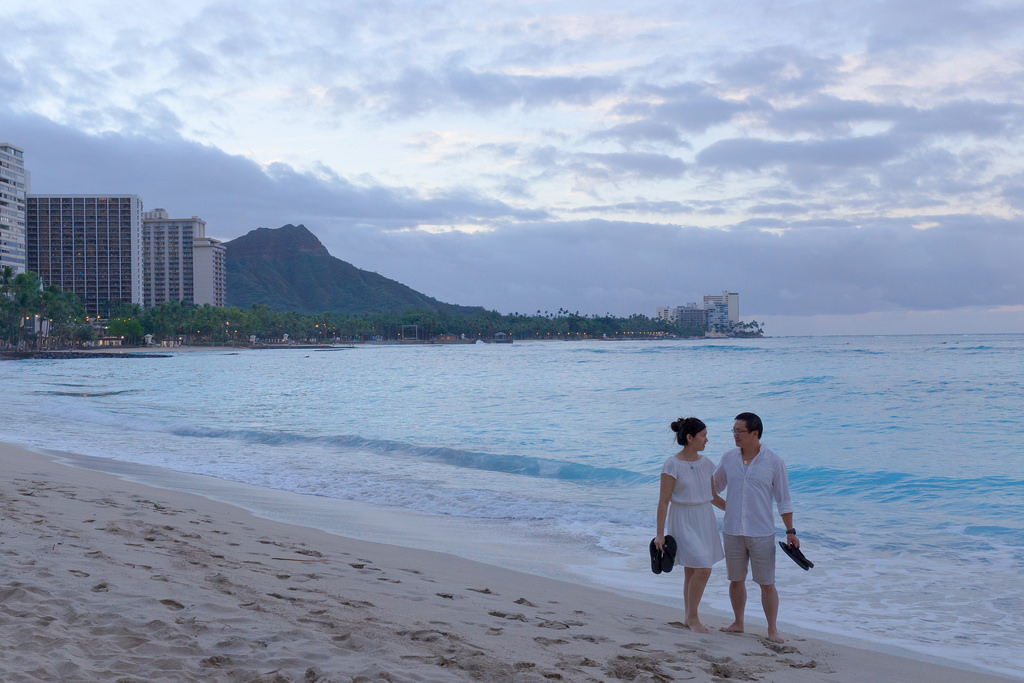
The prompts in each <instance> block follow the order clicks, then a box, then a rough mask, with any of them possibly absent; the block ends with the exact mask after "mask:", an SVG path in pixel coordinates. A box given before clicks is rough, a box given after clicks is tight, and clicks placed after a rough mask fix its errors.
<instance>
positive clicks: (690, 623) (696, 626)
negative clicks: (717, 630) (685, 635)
mask: <svg viewBox="0 0 1024 683" xmlns="http://www.w3.org/2000/svg"><path fill="white" fill-rule="evenodd" d="M686 627H687V628H688V629H690V630H691V631H693V632H695V633H707V632H708V629H707V627H705V626H704V624H702V623H700V620H699V619H687V620H686Z"/></svg>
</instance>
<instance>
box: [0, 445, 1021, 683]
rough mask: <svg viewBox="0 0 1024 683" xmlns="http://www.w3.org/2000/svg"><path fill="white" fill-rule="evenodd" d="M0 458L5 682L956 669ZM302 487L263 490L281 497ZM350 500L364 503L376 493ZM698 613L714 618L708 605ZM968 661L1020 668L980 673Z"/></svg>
mask: <svg viewBox="0 0 1024 683" xmlns="http://www.w3.org/2000/svg"><path fill="white" fill-rule="evenodd" d="M112 462H116V461H112ZM0 463H3V467H4V471H5V474H6V476H5V478H4V482H3V485H2V487H0V504H2V505H3V513H2V519H0V557H3V558H4V560H3V562H4V579H3V584H2V587H0V634H2V635H3V643H4V645H3V646H0V647H2V648H3V649H4V654H3V657H0V673H2V674H3V675H2V676H0V678H3V679H4V680H11V681H18V680H53V679H55V678H60V679H64V680H76V679H77V680H119V681H131V680H139V681H141V680H176V681H178V680H195V681H199V680H210V679H219V678H241V679H245V680H268V681H270V680H285V681H287V680H295V681H298V680H322V681H326V680H351V679H352V678H353V677H354V676H356V675H363V676H365V677H366V678H367V680H378V679H385V680H387V679H390V680H393V681H398V680H401V681H405V680H410V681H411V680H437V681H450V680H489V681H490V680H507V681H543V680H550V679H552V678H554V677H558V678H559V679H560V680H570V681H584V680H598V681H617V680H634V679H636V678H638V677H641V678H642V679H643V680H674V679H689V680H698V681H712V680H719V679H721V678H724V677H733V678H740V679H742V678H747V679H748V680H761V679H766V680H770V679H771V678H772V677H773V673H775V674H780V675H784V676H785V679H786V680H787V681H794V682H797V683H799V682H802V681H807V682H810V681H822V680H824V681H835V682H837V683H844V682H847V681H849V682H851V683H852V682H853V681H859V680H889V681H908V682H909V681H921V682H924V681H928V682H929V683H942V682H945V681H949V682H951V683H952V682H953V681H960V680H963V677H964V671H965V670H967V668H966V667H964V668H959V667H956V668H954V666H950V665H947V666H941V665H937V664H935V663H934V662H929V661H924V660H923V659H917V658H911V657H904V656H896V655H892V654H886V653H881V652H879V651H877V650H874V649H861V648H857V647H852V646H849V645H845V644H840V643H836V642H835V641H834V640H832V641H830V640H829V639H828V637H825V638H824V639H822V638H817V637H813V638H812V637H806V636H802V635H794V634H792V633H787V634H786V637H787V642H786V643H785V645H783V646H781V647H780V646H776V645H774V644H770V643H767V641H764V640H763V639H762V638H759V635H763V634H762V633H761V632H762V631H763V629H762V628H760V627H758V626H751V627H749V628H748V633H746V634H744V635H742V636H735V635H727V634H722V633H718V632H717V631H713V632H712V633H710V634H707V635H700V634H696V633H693V632H691V631H689V630H688V629H685V628H682V627H681V626H680V624H679V622H680V621H681V617H682V607H681V604H676V603H677V602H681V599H680V600H675V599H674V598H675V597H676V596H673V599H672V600H669V601H667V602H669V603H671V604H666V605H659V604H657V603H654V602H649V601H644V600H640V599H636V598H630V597H625V596H622V595H620V594H618V593H612V592H608V591H605V590H601V589H599V588H595V587H593V586H587V585H581V584H579V583H578V582H573V581H572V580H571V579H572V577H568V579H569V580H559V579H556V578H551V577H545V576H537V575H533V574H525V573H521V572H517V571H512V570H509V569H506V568H503V567H499V566H496V565H494V564H481V563H479V562H474V561H472V560H466V559H464V558H460V557H457V556H455V555H450V554H443V553H438V552H434V551H431V550H424V549H412V548H408V547H402V546H400V545H391V544H388V543H382V542H371V541H367V540H357V539H352V538H347V537H345V536H344V535H340V534H338V533H330V532H326V531H322V530H320V529H318V528H317V527H316V526H315V525H295V524H292V523H286V522H282V521H276V520H275V519H271V518H268V516H266V515H263V516H256V515H254V514H253V513H252V512H251V511H250V509H247V508H251V507H252V506H249V505H246V503H245V500H244V498H242V499H240V500H236V501H230V502H225V500H218V499H215V498H213V497H210V496H209V495H208V494H207V495H203V494H195V493H191V492H188V491H181V490H178V489H176V488H173V484H174V483H175V482H174V481H170V482H169V485H171V488H165V487H159V488H155V487H153V486H150V485H147V484H145V483H140V482H139V481H136V480H134V479H132V478H131V475H130V474H113V473H109V472H103V471H98V470H95V469H90V468H82V467H76V466H74V465H70V464H65V463H64V462H61V461H60V460H59V459H58V458H57V457H55V456H52V455H44V454H38V453H34V452H31V451H27V450H25V449H23V448H21V447H18V446H13V445H8V444H4V443H0ZM151 469H155V468H151ZM188 476H190V477H198V475H188ZM125 477H128V478H125ZM219 481H220V480H214V481H213V482H209V483H210V485H211V486H214V487H215V488H216V489H217V490H218V491H220V494H221V497H222V498H224V499H230V498H232V497H233V496H235V495H236V494H234V493H233V492H232V490H231V489H235V490H237V491H241V490H242V489H243V488H250V489H257V488H258V487H248V485H237V487H236V486H234V485H220V486H215V483H216V482H219ZM276 493H279V492H274V493H270V494H268V496H270V497H274V496H275V495H276ZM298 495H300V494H288V496H276V497H277V498H278V499H280V501H281V504H282V505H284V506H287V505H288V501H287V500H286V499H287V498H288V497H289V496H298ZM327 508H329V510H328V511H329V512H330V514H337V513H336V511H337V510H338V509H339V508H337V507H336V506H327ZM327 508H325V510H326V509H327ZM348 509H350V510H351V514H354V515H357V516H358V515H359V514H360V511H362V514H363V516H365V515H366V512H367V511H369V510H370V509H371V508H370V507H369V506H360V505H357V504H352V505H351V506H350V507H349V508H348ZM290 514H292V515H296V514H298V513H297V512H296V511H295V510H291V511H290ZM275 516H276V515H275ZM307 521H308V520H307ZM339 522H340V524H341V526H343V525H344V519H341V520H334V524H335V525H338V524H339ZM359 523H360V524H366V523H367V522H366V520H365V519H363V518H360V519H359ZM380 533H381V536H382V538H388V539H390V537H389V536H385V535H384V533H385V532H384V530H382V531H381V532H380ZM376 540H377V541H380V540H381V539H376ZM481 545H482V549H481V556H484V555H487V553H488V550H487V545H488V543H487V541H486V540H482V543H481ZM676 587H677V588H681V586H676ZM754 603H756V600H755V601H751V603H749V604H748V614H749V616H751V617H753V616H755V615H756V608H757V605H756V604H754ZM752 610H753V611H752ZM705 621H706V622H707V623H708V626H709V627H718V626H721V625H724V624H725V623H727V621H726V620H725V619H723V618H720V617H718V616H714V615H710V613H708V614H705ZM752 621H753V620H752ZM840 640H842V639H840ZM951 664H955V663H951ZM275 677H276V678H275ZM971 677H972V680H976V681H986V682H987V681H991V682H993V683H994V682H995V681H1000V680H1013V679H1010V678H1000V677H999V676H998V675H994V674H987V673H978V672H976V670H972V674H971Z"/></svg>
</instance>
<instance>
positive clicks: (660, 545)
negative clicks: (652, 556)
mask: <svg viewBox="0 0 1024 683" xmlns="http://www.w3.org/2000/svg"><path fill="white" fill-rule="evenodd" d="M664 545H665V535H664V534H658V535H657V536H655V537H654V547H655V548H657V549H658V552H659V553H660V552H663V550H664Z"/></svg>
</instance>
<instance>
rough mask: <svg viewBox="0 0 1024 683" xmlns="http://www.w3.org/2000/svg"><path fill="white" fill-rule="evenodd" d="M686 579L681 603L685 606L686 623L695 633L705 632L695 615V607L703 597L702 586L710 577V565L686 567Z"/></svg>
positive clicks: (706, 583)
mask: <svg viewBox="0 0 1024 683" xmlns="http://www.w3.org/2000/svg"><path fill="white" fill-rule="evenodd" d="M685 574H686V579H685V581H684V582H683V590H684V591H685V595H684V596H683V605H684V607H685V608H686V625H687V626H689V627H690V630H692V631H696V632H697V633H707V632H708V630H707V629H706V628H704V624H702V623H700V617H698V616H697V609H698V608H699V607H700V599H701V598H702V597H704V587H705V586H707V585H708V579H709V578H711V568H710V567H686V570H685Z"/></svg>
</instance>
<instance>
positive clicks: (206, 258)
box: [192, 237, 228, 306]
mask: <svg viewBox="0 0 1024 683" xmlns="http://www.w3.org/2000/svg"><path fill="white" fill-rule="evenodd" d="M227 251H228V250H227V247H225V246H224V244H223V243H221V241H220V240H215V239H213V238H212V237H197V238H196V239H195V241H194V242H193V243H192V264H193V265H192V268H193V272H194V273H195V302H196V303H197V304H200V305H201V304H212V305H213V306H223V305H224V303H225V299H226V297H227V277H226V271H227Z"/></svg>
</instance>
